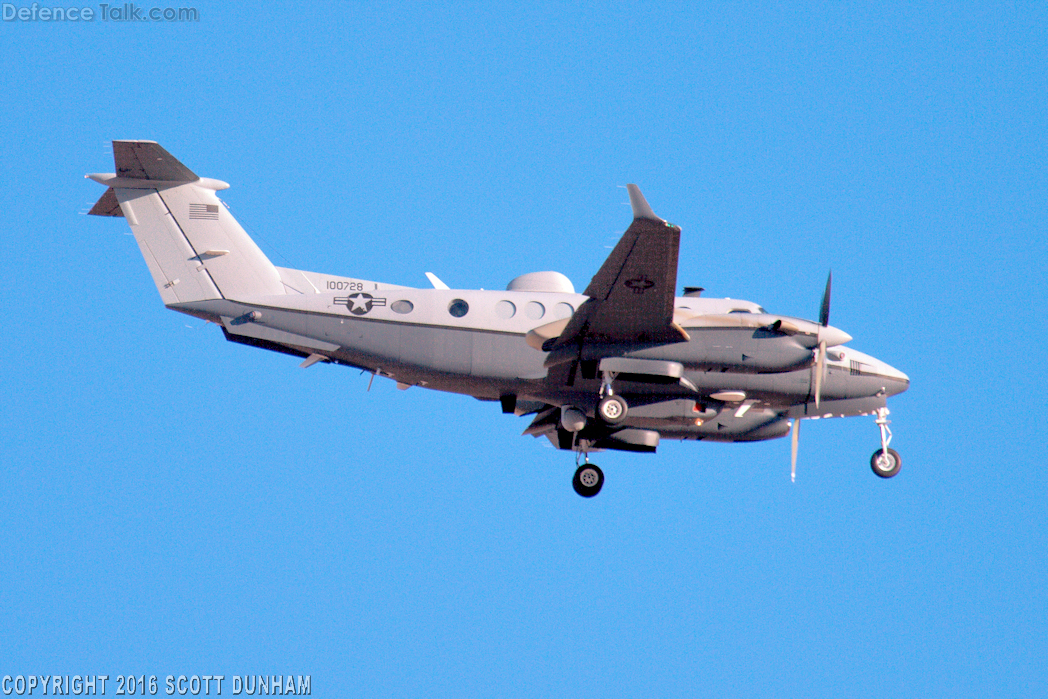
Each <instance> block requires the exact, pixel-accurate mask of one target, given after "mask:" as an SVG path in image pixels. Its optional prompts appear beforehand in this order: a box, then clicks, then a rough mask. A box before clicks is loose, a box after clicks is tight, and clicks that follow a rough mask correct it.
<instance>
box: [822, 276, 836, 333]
mask: <svg viewBox="0 0 1048 699" xmlns="http://www.w3.org/2000/svg"><path fill="white" fill-rule="evenodd" d="M832 284H833V270H832V269H831V270H830V276H828V277H826V290H825V291H823V292H822V306H821V307H820V308H819V325H821V326H823V327H826V326H827V325H829V324H830V286H831V285H832Z"/></svg>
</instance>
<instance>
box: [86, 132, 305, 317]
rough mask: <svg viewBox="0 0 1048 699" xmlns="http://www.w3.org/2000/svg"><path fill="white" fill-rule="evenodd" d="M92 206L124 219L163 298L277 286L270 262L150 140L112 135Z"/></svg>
mask: <svg viewBox="0 0 1048 699" xmlns="http://www.w3.org/2000/svg"><path fill="white" fill-rule="evenodd" d="M113 158H114V161H115V163H116V173H115V174H101V175H88V176H89V177H90V178H91V179H93V180H95V181H96V182H100V183H101V184H105V185H108V186H109V189H107V190H106V192H105V194H103V195H102V198H101V199H99V200H98V203H97V204H95V206H94V208H92V209H91V212H90V213H92V214H95V215H100V216H120V215H122V216H123V217H124V218H126V219H127V222H128V224H129V225H130V226H131V231H132V233H134V236H135V239H136V240H137V241H138V245H139V248H140V249H141V251H142V256H143V257H144V258H145V261H146V264H147V265H148V267H149V271H150V272H151V273H152V275H153V281H154V282H155V283H156V286H157V290H158V291H159V292H160V297H161V298H162V299H163V301H164V303H165V304H166V305H171V304H177V303H187V302H192V301H202V300H207V299H218V298H228V299H242V298H244V297H249V296H268V295H274V294H284V293H285V290H284V285H283V284H281V282H280V274H279V273H278V272H277V269H276V267H274V266H273V263H271V262H270V261H269V259H268V258H267V257H266V256H265V254H264V253H263V252H262V251H261V250H260V249H259V248H258V246H257V245H255V242H254V241H253V240H251V238H250V237H249V236H248V235H247V233H246V232H244V229H243V228H241V227H240V224H239V223H237V221H236V219H234V218H233V216H232V214H230V213H229V210H228V209H226V207H225V206H224V205H223V204H222V202H221V200H220V199H219V198H218V196H217V195H216V194H215V192H216V190H220V189H225V188H226V187H228V186H229V185H227V184H225V183H224V182H219V181H218V180H212V179H207V178H201V177H198V176H197V175H195V174H194V173H193V172H192V171H191V170H189V168H187V167H186V166H185V165H183V164H182V163H180V162H179V161H178V160H177V159H176V158H175V157H174V156H172V155H171V154H170V153H168V152H167V151H166V150H164V149H163V148H161V147H160V146H159V145H158V144H156V143H155V142H153V141H114V142H113Z"/></svg>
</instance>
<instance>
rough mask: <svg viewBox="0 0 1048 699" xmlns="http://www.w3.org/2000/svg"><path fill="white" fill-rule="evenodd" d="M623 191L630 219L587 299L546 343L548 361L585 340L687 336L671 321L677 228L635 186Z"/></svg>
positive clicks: (678, 339) (662, 340)
mask: <svg viewBox="0 0 1048 699" xmlns="http://www.w3.org/2000/svg"><path fill="white" fill-rule="evenodd" d="M627 189H628V190H629V195H630V204H631V205H632V207H633V223H632V224H630V227H629V228H628V229H627V230H626V232H625V233H624V234H623V235H622V238H621V239H620V240H619V242H618V245H616V246H615V249H614V250H612V251H611V255H609V256H608V259H607V260H605V261H604V264H603V265H601V268H600V270H599V271H598V272H597V274H596V275H595V276H594V277H593V281H591V282H590V283H589V286H587V287H586V291H585V292H583V293H584V294H585V295H586V296H588V297H589V299H588V300H587V301H586V302H585V303H584V304H582V306H581V307H580V308H579V309H578V310H577V311H576V312H575V314H574V315H573V316H572V317H571V320H570V321H568V324H567V327H565V328H564V331H563V332H562V333H561V334H560V336H559V337H557V338H556V340H555V341H553V342H552V343H550V344H549V345H548V349H549V350H550V356H549V359H548V360H547V365H551V364H557V363H560V362H562V361H568V360H569V359H570V358H571V357H567V356H565V355H566V354H568V353H567V352H565V350H568V349H569V348H572V347H574V348H576V350H577V349H579V348H581V346H582V345H583V344H588V343H598V344H608V343H614V344H620V343H656V344H658V343H668V342H683V341H686V340H687V339H688V335H687V333H685V332H684V330H683V329H682V328H681V327H680V326H678V325H676V324H675V323H674V322H673V298H674V292H675V290H676V287H677V255H678V252H679V248H680V228H678V227H677V226H675V225H673V224H672V223H667V222H666V221H664V220H662V219H661V218H659V217H658V216H656V215H655V212H654V211H652V210H651V207H650V206H648V202H647V201H645V199H644V195H643V194H641V192H640V189H638V188H637V186H636V185H633V184H631V185H628V187H627ZM558 350H560V351H558ZM574 354H576V355H577V351H576V352H575V353H574Z"/></svg>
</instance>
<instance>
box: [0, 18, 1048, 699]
mask: <svg viewBox="0 0 1048 699" xmlns="http://www.w3.org/2000/svg"><path fill="white" fill-rule="evenodd" d="M16 5H17V3H16ZM18 6H21V5H18ZM149 6H151V5H146V7H149ZM167 6H168V5H161V7H167ZM172 6H177V4H176V5H172ZM194 6H195V7H197V8H198V9H199V10H200V15H201V16H200V21H199V22H195V23H173V24H164V23H115V22H101V21H95V22H92V23H40V22H37V23H25V22H3V23H2V26H0V33H2V42H0V58H2V66H0V87H2V92H0V94H2V95H3V97H2V100H3V105H4V109H2V110H0V128H2V130H3V131H2V132H3V134H4V135H5V136H6V137H5V138H4V139H3V141H2V142H0V171H2V175H3V182H4V183H5V186H4V187H3V188H2V189H0V211H2V212H3V214H2V218H0V221H2V222H3V223H2V228H0V246H2V247H0V273H2V279H3V281H4V294H3V302H2V303H0V320H2V322H0V328H2V333H3V334H2V337H3V347H4V360H3V364H2V369H0V382H2V383H0V389H2V396H3V406H4V418H3V420H2V421H0V456H2V457H3V458H2V461H3V463H4V464H5V468H4V469H3V471H2V475H0V479H2V480H0V541H2V546H0V581H2V582H0V675H6V674H10V675H19V674H23V675H27V674H53V673H57V674H95V675H98V674H108V675H110V676H114V677H115V676H116V675H118V674H130V673H133V674H135V675H141V674H145V675H147V676H148V675H150V674H154V675H158V676H159V677H161V678H163V677H164V676H166V675H169V674H171V675H180V674H186V675H192V674H198V675H204V674H222V675H226V676H232V675H246V674H251V675H255V674H275V673H283V674H293V675H298V674H308V675H310V676H311V678H312V688H313V693H314V694H315V695H318V696H354V697H356V696H359V697H371V696H467V697H489V696H499V697H504V696H520V697H532V696H574V697H616V696H694V695H697V694H698V695H709V696H725V695H730V696H776V697H791V696H798V697H800V696H804V697H808V696H834V697H853V696H854V697H866V696H950V697H963V696H971V697H983V696H1037V695H1042V694H1045V693H1048V670H1046V669H1045V663H1044V658H1045V657H1046V656H1048V640H1046V639H1048V611H1046V610H1048V564H1046V560H1048V505H1046V504H1045V503H1046V497H1045V496H1046V491H1048V470H1046V469H1045V463H1046V461H1048V449H1046V446H1045V444H1046V442H1048V439H1046V436H1048V435H1046V430H1045V427H1044V425H1045V414H1046V410H1048V400H1046V389H1045V386H1046V382H1048V376H1046V373H1048V372H1046V366H1048V361H1046V360H1048V352H1046V350H1045V345H1044V341H1043V335H1044V324H1045V320H1048V315H1046V312H1045V308H1046V305H1048V293H1046V288H1048V283H1046V282H1048V280H1046V274H1045V271H1044V269H1045V265H1046V263H1048V245H1046V242H1045V240H1046V222H1048V206H1046V195H1045V192H1046V191H1048V186H1046V185H1048V181H1046V180H1048V176H1046V174H1045V172H1046V170H1045V165H1044V164H1045V162H1046V156H1048V152H1046V151H1048V149H1046V134H1048V65H1046V63H1048V60H1046V53H1045V46H1046V39H1048V29H1046V28H1048V9H1046V6H1045V5H1044V4H1043V3H1010V4H984V5H975V4H971V5H946V6H944V5H943V4H941V3H922V4H915V5H905V6H898V5H894V4H886V3H877V4H858V3H851V2H830V3H816V4H811V5H807V6H805V7H804V8H793V7H789V6H788V5H787V4H776V5H756V4H743V3H707V4H703V5H702V6H701V7H698V8H694V9H687V8H676V9H668V8H666V7H665V6H664V5H662V4H656V3H643V4H635V3H616V2H602V3H594V4H579V3H572V4H570V5H556V6H553V7H545V8H540V7H534V6H531V5H516V4H502V3H478V4H472V5H466V4H458V3H456V4H454V7H452V6H450V4H449V3H429V4H419V5H410V4H401V3H393V2H391V3H382V4H373V5H355V4H349V3H340V4H319V5H308V6H307V5H302V4H301V3H279V2H277V3H267V4H266V5H265V6H264V7H263V8H256V9H247V8H241V7H237V6H232V5H228V4H225V3H223V4H218V3H215V4H211V3H199V4H196V5H194ZM114 138H117V139H124V138H130V139H153V140H156V141H158V142H160V143H161V144H162V145H163V146H164V147H165V148H167V149H168V150H169V151H171V152H172V153H173V154H174V155H175V156H176V157H178V158H180V159H181V160H182V161H183V162H184V163H185V164H186V165H187V166H188V167H190V168H191V169H192V170H194V171H195V172H197V173H198V174H201V175H203V176H210V177H216V178H219V179H222V180H225V181H227V182H230V183H231V184H232V188H231V189H229V190H228V191H226V192H224V193H223V198H224V200H225V201H226V202H227V203H228V204H229V205H230V207H231V208H232V210H233V212H234V213H235V214H236V215H237V217H238V219H239V220H240V221H241V223H242V224H243V225H244V226H245V228H246V229H247V230H248V232H249V233H251V234H252V235H253V236H255V237H256V240H257V241H258V242H259V243H260V245H261V246H262V247H263V249H264V250H265V251H266V252H267V254H269V255H270V256H271V258H272V259H273V260H274V262H276V263H277V264H281V265H285V266H291V267H298V268H305V269H312V270H316V271H323V272H330V273H335V274H344V275H347V276H355V277H362V278H367V279H377V280H382V281H387V282H391V283H398V284H405V285H412V286H426V285H427V282H426V279H425V277H424V276H423V273H424V272H426V271H432V272H435V273H436V274H437V275H438V276H440V277H441V278H442V279H443V280H444V281H446V282H447V283H449V284H450V285H451V286H453V287H454V286H459V287H483V288H501V287H503V286H504V285H505V284H506V283H507V282H508V281H509V280H510V279H511V278H513V277H515V276H517V275H519V274H522V273H525V272H529V271H536V270H544V269H557V270H559V271H562V272H564V273H565V274H567V275H568V276H569V277H570V278H571V279H572V280H573V281H574V283H575V286H576V287H577V288H580V289H581V288H584V287H585V285H586V283H587V282H588V281H589V278H590V277H591V276H592V274H593V273H594V272H595V271H596V270H597V268H598V267H599V266H600V263H601V262H602V261H603V259H604V257H605V256H606V255H607V252H608V248H609V247H610V246H612V245H614V243H615V241H616V240H617V237H618V235H619V234H620V233H621V232H622V231H623V230H624V229H625V228H626V226H627V225H628V223H629V209H628V208H627V198H626V192H625V190H624V189H622V188H621V187H622V186H623V185H625V184H626V183H628V182H636V183H637V184H638V185H639V186H640V187H641V189H642V190H643V191H644V193H645V195H646V196H647V199H648V201H649V202H650V203H651V205H652V207H653V208H654V210H655V211H656V212H657V213H658V214H659V215H661V216H663V217H665V218H666V219H668V220H670V221H673V222H674V223H676V224H678V225H680V226H681V227H682V229H683V238H682V244H681V257H680V273H679V281H680V283H681V284H682V285H683V284H689V285H701V286H704V287H706V288H707V289H708V290H709V291H708V293H709V294H710V295H715V296H730V297H735V298H745V299H749V300H752V301H756V302H758V303H761V304H762V305H764V306H765V307H767V308H768V309H769V310H771V311H773V312H780V313H785V314H793V315H801V316H806V317H812V316H816V315H817V312H818V303H819V297H820V294H821V291H822V285H823V283H824V280H825V277H826V273H827V271H828V270H829V269H831V268H832V270H833V274H834V297H833V313H832V318H833V324H834V325H836V326H838V327H840V328H842V329H844V330H846V331H847V332H848V333H850V334H851V335H852V336H853V337H854V338H855V339H854V340H853V343H852V344H853V345H854V346H855V347H856V348H857V349H861V350H863V351H865V352H869V353H870V354H873V355H874V356H877V357H879V358H881V359H883V360H885V361H887V362H889V363H890V364H892V365H894V366H896V367H898V368H900V369H901V370H903V371H905V372H907V373H908V374H909V376H910V377H911V379H912V382H913V383H912V387H911V389H910V390H909V391H908V392H907V393H905V394H903V395H902V396H899V397H897V398H896V399H893V401H892V402H891V409H892V419H893V425H892V426H893V429H894V433H895V441H894V442H893V446H895V447H896V448H898V450H899V451H900V452H901V454H902V457H903V471H902V473H901V474H900V475H899V476H898V477H897V478H895V479H893V480H891V481H881V480H879V479H877V478H876V477H875V476H873V474H872V473H871V472H870V469H869V465H868V463H869V456H870V453H871V452H872V451H873V449H874V448H875V447H876V445H877V443H878V438H877V430H876V426H875V425H874V424H873V421H872V419H866V418H854V419H850V420H834V421H819V422H812V423H806V424H805V428H804V430H803V434H802V439H801V457H800V463H799V466H798V471H799V473H798V478H797V482H796V484H791V483H790V480H789V442H788V440H777V441H772V442H766V443H761V444H750V445H707V444H678V443H673V442H665V443H664V444H663V445H662V446H661V447H660V449H659V454H658V455H655V456H650V455H630V454H617V453H608V454H602V455H600V456H599V458H595V459H594V460H595V461H596V462H598V463H600V465H601V466H602V467H603V468H604V471H605V473H606V475H607V484H606V485H605V488H604V490H603V492H602V493H601V494H600V496H599V497H597V498H595V499H593V500H591V501H587V500H582V499H581V498H579V497H577V496H576V495H575V494H574V492H572V490H571V487H570V479H571V474H572V471H573V469H574V460H573V458H572V456H571V455H570V454H567V453H562V452H557V451H555V450H553V449H552V448H550V447H549V446H548V444H547V443H546V442H545V441H544V440H541V441H540V440H534V439H532V438H530V437H527V438H522V437H520V436H519V434H520V432H521V430H523V429H524V427H525V426H526V425H527V419H521V418H513V417H508V416H503V415H501V414H500V413H499V410H498V408H497V406H492V405H491V404H484V403H480V402H477V401H474V400H472V399H470V398H464V397H460V396H452V395H444V394H437V393H432V392H427V391H424V390H421V389H417V388H413V389H411V390H409V391H404V392H401V391H397V390H396V389H395V387H394V386H393V385H392V384H391V383H390V382H388V381H383V380H376V381H375V384H374V387H373V388H372V390H371V391H370V392H367V391H366V390H365V389H366V387H367V380H368V377H367V376H360V375H359V374H358V373H357V372H355V371H352V370H347V369H344V368H336V367H330V366H323V365H319V366H315V367H313V368H311V369H309V370H302V369H299V368H298V366H297V364H298V362H297V361H295V360H293V359H292V358H288V357H283V356H279V355H275V354H271V353H266V352H261V351H256V350H251V349H249V348H246V347H242V346H239V345H234V344H232V343H227V342H225V341H224V340H223V338H222V335H221V333H220V332H218V331H217V330H216V329H215V328H213V327H208V326H205V325H204V324H203V323H201V322H200V321H196V320H194V319H192V318H189V317H186V316H181V315H178V314H175V313H171V312H169V311H166V310H165V309H164V308H163V306H162V305H161V304H160V302H159V298H158V295H157V293H156V291H155V288H154V287H153V285H152V283H151V280H150V278H149V275H148V272H147V270H146V268H145V265H144V264H143V262H142V260H141V257H140V255H139V252H138V250H137V247H136V245H135V244H134V240H133V238H132V237H131V236H130V235H129V231H128V229H127V226H126V225H125V223H124V222H123V221H120V220H114V219H101V218H96V217H86V216H82V215H80V213H81V212H83V211H86V210H87V208H89V207H90V205H91V204H92V203H93V202H94V200H95V199H96V198H97V197H98V196H100V195H101V193H102V191H103V190H102V188H101V187H99V186H98V185H97V184H95V183H93V182H91V181H88V180H84V179H83V174H84V173H87V172H108V171H111V170H112V168H113V164H112V155H111V149H110V148H109V147H108V143H109V141H110V140H112V139H114ZM224 689H225V691H224V692H223V694H227V693H229V691H230V689H229V687H228V685H225V686H224ZM114 691H115V690H114V688H113V686H112V685H110V686H109V691H108V693H110V694H112V693H113V692H114Z"/></svg>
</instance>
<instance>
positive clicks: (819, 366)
mask: <svg viewBox="0 0 1048 699" xmlns="http://www.w3.org/2000/svg"><path fill="white" fill-rule="evenodd" d="M825 373H826V340H823V341H822V342H820V343H819V356H818V358H817V359H816V360H815V407H816V408H818V407H819V400H820V399H821V398H822V377H823V375H824V374H825Z"/></svg>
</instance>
